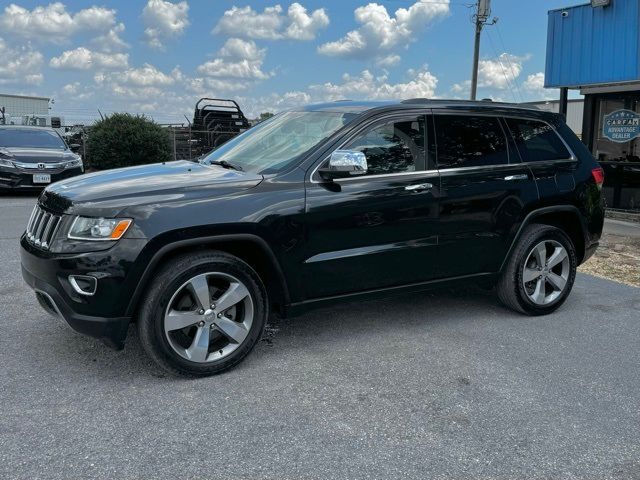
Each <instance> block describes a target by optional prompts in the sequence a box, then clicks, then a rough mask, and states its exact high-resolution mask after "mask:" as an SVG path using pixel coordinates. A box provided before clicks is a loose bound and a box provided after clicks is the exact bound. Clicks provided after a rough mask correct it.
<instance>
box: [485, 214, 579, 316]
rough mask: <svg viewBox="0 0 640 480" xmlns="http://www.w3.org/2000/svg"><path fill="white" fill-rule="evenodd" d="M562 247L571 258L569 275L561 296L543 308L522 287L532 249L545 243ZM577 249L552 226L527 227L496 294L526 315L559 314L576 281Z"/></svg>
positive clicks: (505, 268) (502, 274)
mask: <svg viewBox="0 0 640 480" xmlns="http://www.w3.org/2000/svg"><path fill="white" fill-rule="evenodd" d="M546 240H550V241H555V242H558V243H560V244H561V245H562V246H563V247H564V249H565V250H566V252H567V254H568V259H569V267H568V268H569V274H568V278H567V280H566V285H565V287H564V290H563V291H562V293H561V294H560V295H559V296H558V297H557V298H556V299H555V300H553V301H552V302H550V303H549V304H546V305H540V304H538V303H535V302H533V301H532V300H531V299H530V298H529V295H527V293H526V291H525V285H524V283H523V274H524V267H525V262H526V261H527V258H528V257H529V254H530V253H531V251H532V249H533V248H534V247H535V246H536V245H538V244H539V243H540V242H542V241H546ZM577 263H578V262H577V257H576V249H575V247H574V245H573V242H572V241H571V239H570V238H569V237H568V236H567V235H566V234H565V233H564V232H563V231H562V230H560V229H558V228H556V227H552V226H549V225H541V224H531V225H528V226H527V227H525V229H524V231H523V232H522V235H521V236H520V238H519V239H518V243H517V244H516V246H515V247H514V249H513V251H512V253H511V255H510V257H509V260H508V261H507V263H506V265H505V266H504V268H503V270H502V272H501V274H500V277H499V279H498V283H497V285H496V290H497V293H498V298H499V299H500V301H501V302H502V303H503V304H504V305H505V306H507V307H509V308H511V309H513V310H516V311H518V312H520V313H524V314H525V315H546V314H548V313H551V312H553V311H555V310H557V309H558V308H559V307H560V306H561V305H562V304H563V303H564V302H565V300H566V299H567V297H568V296H569V294H570V293H571V289H572V287H573V282H574V281H575V278H576V268H577Z"/></svg>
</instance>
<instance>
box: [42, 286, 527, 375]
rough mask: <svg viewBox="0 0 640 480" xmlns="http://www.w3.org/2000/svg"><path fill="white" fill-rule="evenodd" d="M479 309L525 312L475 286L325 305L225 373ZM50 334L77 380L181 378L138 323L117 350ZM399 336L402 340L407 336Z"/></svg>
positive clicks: (281, 329)
mask: <svg viewBox="0 0 640 480" xmlns="http://www.w3.org/2000/svg"><path fill="white" fill-rule="evenodd" d="M474 312H483V314H484V315H490V316H496V315H497V316H502V317H507V318H508V317H514V316H516V317H518V316H519V315H518V314H516V313H514V312H510V311H508V310H506V309H505V308H504V307H502V306H501V305H500V304H499V303H498V302H497V300H496V298H495V296H494V294H493V293H492V292H489V291H484V290H481V289H479V288H477V287H472V286H470V287H461V288H456V289H438V290H434V291H430V292H425V293H419V294H412V295H397V296H394V297H391V298H388V299H384V300H375V301H370V302H352V303H346V304H341V305H339V306H335V307H326V308H321V309H318V310H314V311H311V312H308V313H306V314H304V315H301V316H298V317H294V318H288V319H278V318H273V319H271V320H270V322H269V324H268V325H267V328H266V330H265V333H264V335H263V337H262V339H261V341H260V342H259V343H258V345H257V346H256V348H255V349H254V351H253V352H252V353H251V354H250V355H249V356H248V357H247V359H246V360H245V361H244V362H242V363H241V364H239V365H238V366H236V367H235V368H234V369H232V370H231V371H230V372H229V373H227V374H223V376H224V375H229V374H233V372H236V373H238V372H241V371H242V370H245V369H260V368H262V366H261V365H262V364H263V363H265V362H268V363H279V361H280V360H281V357H282V356H285V355H288V356H290V355H293V354H295V355H301V356H303V355H304V351H305V350H312V351H314V352H323V351H326V352H327V355H330V352H331V350H332V349H334V348H336V343H335V342H336V338H340V339H342V342H343V343H345V344H349V345H359V344H364V345H366V344H368V343H376V342H379V341H380V339H385V338H388V336H389V335H395V334H397V332H398V331H401V332H403V335H407V336H415V335H428V334H429V329H431V328H434V327H436V326H437V327H438V328H441V327H446V326H447V324H452V323H456V324H459V323H464V322H470V321H473V320H472V317H473V313H474ZM50 338H51V340H52V341H53V342H55V344H56V345H54V346H53V349H54V350H55V351H54V352H48V354H47V355H46V357H45V358H46V364H47V366H45V367H44V368H45V369H46V368H52V369H55V370H56V371H58V372H59V371H66V372H73V375H75V376H76V377H77V378H80V377H85V378H96V377H109V378H111V379H112V380H113V379H114V378H122V379H130V378H131V377H147V378H152V377H156V378H163V379H172V378H173V379H175V378H176V377H173V376H172V375H169V374H165V373H164V372H162V371H161V370H160V369H159V368H158V367H157V366H156V365H155V364H154V363H153V362H152V361H151V360H150V359H149V358H148V357H147V356H146V354H145V353H144V351H143V350H142V346H141V345H140V341H139V338H138V334H137V330H136V328H135V325H131V326H130V327H129V335H128V338H127V341H126V346H125V348H124V350H122V351H114V350H111V349H109V348H108V347H106V346H105V345H103V344H102V343H101V342H100V341H98V340H95V339H92V338H89V337H85V336H82V335H79V334H76V333H74V332H71V331H69V329H67V328H64V327H60V328H58V329H56V331H55V332H52V334H51V337H50ZM397 340H398V341H401V340H402V337H399V338H398V339H397ZM301 361H304V360H303V359H301ZM165 381H166V380H165Z"/></svg>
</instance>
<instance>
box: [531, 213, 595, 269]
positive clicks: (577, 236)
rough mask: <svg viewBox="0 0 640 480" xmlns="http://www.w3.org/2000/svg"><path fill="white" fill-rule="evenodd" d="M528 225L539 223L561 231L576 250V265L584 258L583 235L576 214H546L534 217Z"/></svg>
mask: <svg viewBox="0 0 640 480" xmlns="http://www.w3.org/2000/svg"><path fill="white" fill-rule="evenodd" d="M529 223H541V224H544V225H550V226H552V227H556V228H558V229H560V230H562V231H563V232H564V233H566V234H567V236H568V237H569V238H570V239H571V242H572V243H573V246H574V247H575V249H576V256H577V257H578V264H580V263H582V259H583V258H584V233H583V228H582V224H581V223H580V219H579V218H578V214H577V213H575V212H572V211H569V210H567V211H557V212H547V213H542V214H540V215H536V216H534V217H533V218H532V219H531V220H530V222H529Z"/></svg>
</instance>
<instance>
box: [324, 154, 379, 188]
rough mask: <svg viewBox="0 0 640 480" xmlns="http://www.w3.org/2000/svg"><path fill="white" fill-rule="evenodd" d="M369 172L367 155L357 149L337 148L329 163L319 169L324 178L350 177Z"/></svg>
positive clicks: (329, 179) (328, 179) (327, 179)
mask: <svg viewBox="0 0 640 480" xmlns="http://www.w3.org/2000/svg"><path fill="white" fill-rule="evenodd" d="M365 173H367V157H365V155H364V153H362V152H358V151H357V150H336V151H335V152H333V153H332V154H331V158H329V165H328V166H327V167H326V168H321V169H319V170H318V174H319V175H320V177H321V178H322V179H323V180H326V181H331V180H333V179H335V178H348V177H352V176H356V175H364V174H365Z"/></svg>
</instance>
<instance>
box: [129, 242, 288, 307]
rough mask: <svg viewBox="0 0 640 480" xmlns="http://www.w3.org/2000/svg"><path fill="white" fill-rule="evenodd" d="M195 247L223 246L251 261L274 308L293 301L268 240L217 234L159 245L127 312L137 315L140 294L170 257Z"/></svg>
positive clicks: (212, 247) (220, 248) (221, 248)
mask: <svg viewBox="0 0 640 480" xmlns="http://www.w3.org/2000/svg"><path fill="white" fill-rule="evenodd" d="M194 250H220V251H223V252H226V253H229V254H231V255H234V256H236V257H238V258H239V259H241V260H243V261H244V262H246V263H247V264H249V265H250V266H251V267H252V268H253V269H254V270H255V271H256V273H257V274H258V275H259V276H260V278H261V279H262V281H263V283H264V285H265V288H266V289H267V294H268V296H269V300H270V305H271V308H275V309H276V310H277V311H281V310H282V309H283V308H284V306H286V305H288V304H289V303H291V301H290V297H289V289H288V286H287V282H286V279H285V276H284V273H283V272H282V268H281V267H280V264H279V262H278V260H277V258H276V256H275V254H274V253H273V251H272V250H271V248H270V247H269V245H268V244H267V242H266V241H265V240H264V239H263V238H261V237H259V236H257V235H253V234H231V235H215V236H209V237H197V238H191V239H184V240H177V241H172V242H170V243H167V244H166V245H164V246H162V247H161V248H159V249H158V250H157V251H156V252H155V253H154V254H153V256H152V258H151V260H150V261H149V262H148V264H147V266H146V268H145V270H144V272H143V273H142V275H141V277H140V281H139V282H138V285H137V287H136V289H135V291H134V293H133V295H132V297H131V299H130V300H129V304H128V306H127V315H128V316H131V317H132V318H134V316H135V313H136V311H137V309H138V307H139V303H140V298H141V297H142V294H143V293H144V292H145V291H146V289H147V287H148V286H149V283H150V282H151V279H152V278H153V276H154V273H155V272H156V271H157V270H158V269H159V268H160V267H161V266H162V265H163V264H164V263H166V262H167V261H168V260H170V259H171V258H174V257H176V256H178V255H181V254H184V253H188V252H193V251H194Z"/></svg>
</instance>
